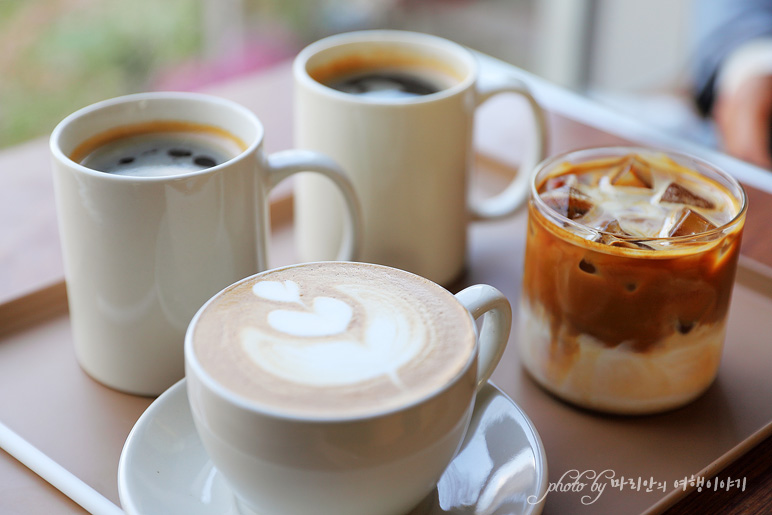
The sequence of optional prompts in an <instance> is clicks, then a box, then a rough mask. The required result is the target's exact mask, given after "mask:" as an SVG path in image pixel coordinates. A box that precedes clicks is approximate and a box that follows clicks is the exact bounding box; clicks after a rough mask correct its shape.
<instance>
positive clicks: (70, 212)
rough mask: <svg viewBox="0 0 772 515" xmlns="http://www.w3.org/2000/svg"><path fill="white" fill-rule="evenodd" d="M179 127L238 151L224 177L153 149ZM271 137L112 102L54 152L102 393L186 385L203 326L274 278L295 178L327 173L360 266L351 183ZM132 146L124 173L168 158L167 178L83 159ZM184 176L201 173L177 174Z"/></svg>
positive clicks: (217, 110)
mask: <svg viewBox="0 0 772 515" xmlns="http://www.w3.org/2000/svg"><path fill="white" fill-rule="evenodd" d="M170 127H173V128H175V130H177V129H179V130H181V131H182V132H183V133H185V134H184V135H183V136H182V137H181V138H182V139H180V142H181V144H182V143H185V142H186V141H187V140H188V139H190V138H193V139H196V138H198V139H200V140H201V142H200V143H201V145H203V146H204V147H206V146H207V145H209V143H207V142H206V141H205V140H206V138H208V137H209V136H211V138H210V139H216V138H220V139H224V140H228V142H231V143H233V145H235V146H236V149H235V150H233V151H232V153H231V155H227V152H225V154H224V155H225V157H224V158H222V162H220V163H219V164H218V163H217V162H216V161H215V160H214V158H213V157H212V156H210V155H209V154H208V153H205V154H202V155H189V154H191V152H192V151H191V150H187V149H186V147H184V148H176V147H171V148H169V149H167V150H166V151H164V152H161V150H159V148H156V147H155V146H152V145H154V144H155V143H153V142H154V141H155V140H158V141H161V140H162V139H163V138H165V137H167V136H168V137H171V136H170V135H171V134H173V133H174V131H172V130H171V129H170ZM167 129H169V130H167ZM178 132H179V131H178ZM188 133H190V134H188ZM263 133H264V131H263V126H262V124H261V123H260V120H258V118H257V117H256V116H255V115H254V114H253V113H252V112H251V111H249V110H248V109H246V108H244V107H242V106H240V105H238V104H235V103H233V102H230V101H227V100H224V99H220V98H216V97H212V96H207V95H201V94H192V93H171V92H164V93H145V94H138V95H130V96H126V97H120V98H115V99H111V100H107V101H104V102H100V103H97V104H94V105H92V106H89V107H86V108H84V109H81V110H80V111H77V112H75V113H74V114H71V115H70V116H68V117H67V118H65V119H64V120H63V121H62V122H61V123H60V124H59V125H58V126H57V127H56V128H55V129H54V131H53V134H52V135H51V142H50V149H51V153H52V156H53V174H54V187H55V195H56V204H57V212H58V221H59V231H60V235H61V240H62V251H63V257H64V272H65V279H66V283H67V295H68V300H69V308H70V319H71V322H72V331H73V336H74V343H75V351H76V355H77V358H78V361H79V363H80V365H81V367H82V368H83V369H84V370H85V371H86V372H87V373H88V374H89V375H91V376H92V377H93V378H94V379H96V380H97V381H99V382H101V383H104V384H105V385H107V386H110V387H112V388H115V389H118V390H122V391H125V392H129V393H134V394H142V395H157V394H159V393H161V392H163V391H164V390H165V389H166V388H168V387H169V386H171V385H172V384H173V383H175V382H176V381H178V380H179V379H181V378H182V377H183V375H184V363H183V362H184V359H183V342H184V336H185V330H186V328H187V326H188V323H189V322H190V319H191V318H192V317H193V315H194V314H195V313H196V311H197V310H198V308H199V307H201V305H202V304H203V303H204V302H205V301H206V300H207V299H208V298H209V297H211V296H212V295H213V294H215V293H216V292H218V291H219V290H221V289H222V288H224V287H225V286H227V285H229V284H231V283H233V282H235V281H237V280H239V279H242V278H244V277H247V276H249V275H252V274H254V273H256V272H259V271H261V270H265V269H266V268H267V258H268V247H269V242H268V239H269V238H268V237H269V227H270V225H269V222H270V220H269V204H268V200H267V199H268V194H269V192H270V190H271V189H272V188H273V187H274V186H275V185H276V184H277V183H279V182H280V181H281V180H283V179H284V178H286V177H287V176H289V175H291V174H293V173H295V172H299V171H307V170H311V171H314V172H316V173H318V174H319V175H321V176H323V177H325V179H326V180H329V181H330V182H331V183H333V184H334V185H335V186H334V187H336V189H338V190H339V191H341V192H342V193H343V197H344V198H345V199H346V205H347V209H348V213H349V217H348V219H347V220H348V223H347V228H346V229H344V231H345V232H346V234H347V236H346V238H345V241H344V242H343V243H342V245H341V248H340V256H341V257H342V258H343V259H355V256H356V247H357V245H358V241H359V234H358V227H359V222H360V215H359V208H358V204H357V201H356V198H355V195H354V193H353V191H352V187H351V184H350V183H349V181H348V180H347V178H346V175H345V174H344V172H343V171H342V170H341V169H340V168H339V167H338V166H337V164H335V163H334V162H333V161H332V160H331V159H329V158H328V157H325V156H322V155H320V154H317V153H313V152H310V151H299V150H288V151H283V152H277V153H275V154H271V155H267V154H266V153H265V151H264V150H263ZM127 134H130V135H131V137H132V138H135V139H138V140H139V142H138V143H136V145H138V146H135V147H132V146H131V145H129V143H126V144H125V145H124V146H126V145H128V146H126V148H123V149H120V148H119V149H118V150H119V151H125V152H128V153H127V154H126V155H123V154H117V156H116V158H115V159H116V160H115V163H116V167H118V168H120V167H124V166H125V167H126V168H127V169H129V168H131V167H132V166H134V165H136V164H137V163H140V162H143V161H147V160H149V159H151V157H152V155H153V154H154V153H155V154H161V153H163V154H164V155H163V156H161V157H164V159H166V161H159V163H161V165H162V166H161V165H159V166H160V168H159V170H160V171H159V170H156V171H157V172H158V173H156V174H155V176H150V175H141V173H144V172H143V171H142V170H139V171H138V169H131V170H128V172H127V173H140V175H131V174H129V175H123V174H122V172H121V173H119V171H115V172H114V171H113V170H112V168H110V171H109V173H108V171H106V169H100V168H96V169H95V168H92V167H90V166H95V165H89V166H85V165H84V164H82V163H87V162H88V161H86V160H81V158H80V157H77V155H78V154H82V153H85V151H82V149H83V148H86V149H87V150H89V147H94V148H93V149H90V150H94V153H96V154H99V152H101V150H100V149H105V148H108V143H110V144H112V143H111V142H118V143H120V142H122V141H123V139H121V138H123V135H127ZM191 134H192V136H190V135H191ZM188 136H190V138H188ZM127 137H128V136H127ZM159 138H160V139H159ZM126 141H128V140H126ZM132 141H134V140H132ZM148 141H150V143H148ZM101 142H104V145H105V146H104V147H103V146H101ZM116 144H117V143H116ZM132 144H133V143H132ZM229 144H230V143H229ZM143 145H144V146H143ZM147 145H151V146H147ZM212 146H213V148H214V143H212ZM98 151H99V152H98ZM130 151H131V152H130ZM105 152H107V154H109V153H110V152H113V153H114V151H113V150H110V151H109V152H108V151H105ZM105 152H102V153H103V154H105ZM132 152H133V153H132ZM167 154H168V155H167ZM188 155H189V156H188ZM186 156H188V157H186ZM103 157H104V156H103ZM109 157H110V156H109V155H107V158H109ZM107 158H105V159H103V161H104V163H108V164H109V159H107ZM84 159H88V158H84ZM183 161H184V163H183ZM181 163H182V164H185V165H186V166H188V165H189V166H190V167H191V168H190V169H186V168H180V167H179V166H178V167H177V168H174V166H176V165H180V166H181ZM167 165H168V166H167ZM196 167H198V168H196ZM113 172H114V173H113ZM148 173H149V172H148ZM330 223H332V222H330Z"/></svg>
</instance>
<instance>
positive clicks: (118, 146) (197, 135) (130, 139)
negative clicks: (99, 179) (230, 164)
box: [70, 120, 246, 177]
mask: <svg viewBox="0 0 772 515" xmlns="http://www.w3.org/2000/svg"><path fill="white" fill-rule="evenodd" d="M245 149H246V145H245V144H244V143H243V142H242V141H241V140H240V139H239V138H237V137H236V136H234V135H232V134H231V133H229V132H227V131H225V130H223V129H220V128H219V127H214V126H210V125H204V124H196V123H190V122H181V121H175V120H158V121H152V122H146V123H140V124H135V125H125V126H121V127H117V128H114V129H111V130H109V131H106V132H104V133H101V134H98V135H97V136H95V137H93V138H90V139H88V140H86V141H85V142H83V143H82V144H81V145H79V146H78V147H77V148H76V149H75V150H74V151H73V153H72V155H71V156H70V158H71V159H72V160H73V161H76V162H78V163H80V164H82V165H83V166H86V167H88V168H91V169H92V170H97V171H100V172H105V173H110V174H114V175H128V176H133V177H165V176H171V175H182V174H186V173H190V172H195V171H199V170H205V169H207V168H211V167H213V166H217V165H220V164H223V163H225V162H226V161H229V160H230V159H233V158H234V157H236V156H238V155H239V154H240V153H241V152H242V151H244V150H245Z"/></svg>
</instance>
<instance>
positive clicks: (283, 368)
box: [194, 263, 474, 414]
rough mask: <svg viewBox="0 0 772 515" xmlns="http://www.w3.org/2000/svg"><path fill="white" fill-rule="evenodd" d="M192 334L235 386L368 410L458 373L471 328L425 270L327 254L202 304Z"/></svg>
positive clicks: (278, 404) (271, 401) (222, 378)
mask: <svg viewBox="0 0 772 515" xmlns="http://www.w3.org/2000/svg"><path fill="white" fill-rule="evenodd" d="M394 274H396V276H394ZM384 279H389V281H388V283H387V284H386V286H387V287H384ZM194 342H195V343H194V345H195V349H196V354H197V356H198V358H199V360H200V361H201V363H202V365H203V367H204V368H205V369H206V371H207V372H208V373H209V374H211V375H212V376H213V378H214V379H215V380H216V381H218V382H220V383H221V384H222V385H223V386H225V387H226V388H228V389H230V390H232V391H233V392H234V393H236V394H238V395H241V396H243V397H246V398H248V399H250V400H253V401H256V402H259V403H260V404H264V405H268V406H270V407H272V408H274V409H278V410H282V411H289V412H298V411H301V412H303V413H304V414H307V413H308V412H309V411H310V412H313V413H319V414H363V413H369V412H371V411H377V410H383V409H388V408H390V407H396V406H398V405H401V404H404V403H406V402H410V400H411V399H418V398H421V397H423V396H426V395H428V394H430V393H431V392H432V391H434V390H436V389H438V388H439V387H441V386H442V385H444V384H445V383H446V382H447V381H449V380H450V379H452V378H453V377H454V376H455V375H457V374H458V373H459V372H460V371H461V370H462V369H463V368H464V366H465V365H466V364H467V362H468V361H469V359H470V358H469V357H470V355H471V354H472V351H473V348H474V328H473V324H472V321H471V319H470V317H469V315H468V313H467V312H466V310H465V309H464V308H463V306H461V305H460V304H459V303H458V302H457V301H456V300H455V298H454V297H453V296H452V295H451V294H450V293H449V292H447V291H446V290H444V289H442V288H440V287H439V286H437V285H435V284H433V283H431V282H429V281H427V280H425V279H422V278H420V277H418V276H413V275H412V274H408V273H406V272H400V271H395V270H392V269H389V268H386V267H379V266H376V265H365V264H352V263H335V264H331V263H325V264H324V266H320V265H303V266H299V267H288V268H284V269H279V270H275V271H269V272H266V273H264V274H260V275H258V276H256V277H255V278H253V279H252V280H251V281H247V282H242V283H239V284H237V285H235V286H234V287H232V288H231V289H229V290H226V292H224V294H221V296H220V297H219V298H216V299H215V300H214V301H213V302H212V303H210V305H209V306H208V307H207V308H206V309H205V310H204V311H203V312H202V314H201V316H200V319H199V321H198V324H197V329H196V333H195V337H194Z"/></svg>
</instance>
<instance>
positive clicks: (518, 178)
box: [469, 77, 547, 220]
mask: <svg viewBox="0 0 772 515" xmlns="http://www.w3.org/2000/svg"><path fill="white" fill-rule="evenodd" d="M500 93H515V94H517V95H521V96H522V97H524V98H525V99H526V100H527V101H528V104H529V105H530V107H531V112H532V113H533V117H532V130H533V132H534V134H535V135H536V139H535V140H534V142H533V145H532V146H531V148H529V149H528V152H526V154H525V156H526V157H525V158H524V159H523V162H522V163H521V164H520V167H519V170H518V172H517V174H516V175H515V177H514V179H512V182H510V183H509V185H508V186H507V187H506V188H504V191H502V192H501V193H499V194H497V195H494V196H493V197H490V198H487V199H482V200H477V201H470V205H469V211H470V213H471V215H472V219H473V220H492V219H496V218H502V217H505V216H508V215H511V214H512V213H514V212H515V211H517V209H518V208H520V206H522V205H523V204H524V202H525V199H526V198H527V197H528V188H529V185H530V178H531V170H533V169H534V168H536V165H537V164H539V162H541V160H542V159H544V157H545V153H546V148H547V118H546V116H545V115H544V111H543V110H542V108H541V106H539V104H538V103H537V102H536V99H534V98H533V95H531V92H530V91H529V89H528V87H527V86H526V85H525V83H524V82H523V81H521V80H519V79H516V78H514V77H507V78H506V83H503V84H501V83H499V84H496V85H488V86H479V85H478V87H477V104H476V105H477V107H479V106H480V105H482V104H483V103H484V102H485V101H486V100H488V99H489V98H491V97H493V96H495V95H498V94H500Z"/></svg>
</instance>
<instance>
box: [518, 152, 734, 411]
mask: <svg viewBox="0 0 772 515" xmlns="http://www.w3.org/2000/svg"><path fill="white" fill-rule="evenodd" d="M528 210H529V213H528V215H529V216H528V235H527V246H526V256H525V273H524V278H523V298H522V303H521V308H520V309H521V313H520V324H519V326H520V328H521V335H520V342H521V346H522V347H521V353H522V359H523V363H524V366H525V367H526V369H527V370H528V371H529V372H530V374H531V375H532V376H533V377H534V379H536V381H537V382H539V383H540V384H541V385H542V386H544V387H545V388H546V389H548V390H549V391H551V392H553V393H554V394H556V395H558V396H559V397H561V398H563V399H565V400H568V401H569V402H572V403H575V404H578V405H580V406H584V407H587V408H591V409H596V410H601V411H608V412H614V413H652V412H657V411H662V410H666V409H670V408H674V407H677V406H680V405H683V404H685V403H687V402H689V401H691V400H692V399H694V398H695V397H697V396H699V395H700V394H701V393H702V392H703V391H704V390H705V389H706V388H707V387H708V386H709V385H710V384H711V382H712V381H713V379H714V378H715V376H716V372H717V369H718V365H719V361H720V357H721V349H722V346H723V340H724V334H725V329H726V318H727V312H728V309H729V301H730V297H731V293H732V285H733V282H734V277H735V269H736V266H737V258H738V255H739V250H740V239H741V235H742V228H743V223H744V219H745V210H746V198H745V194H744V192H743V190H742V188H741V186H740V185H739V184H738V183H737V181H735V180H734V179H733V178H731V177H730V176H728V175H727V174H725V173H723V172H721V171H720V170H717V169H716V168H715V167H713V166H711V165H709V164H707V163H705V162H703V161H700V160H698V159H696V158H692V157H689V156H685V155H679V154H673V153H669V154H662V153H657V152H654V151H650V150H646V149H637V148H621V147H617V148H605V149H589V150H582V151H577V152H572V153H569V154H565V155H562V156H558V157H556V158H553V159H551V160H549V161H547V162H545V163H543V164H542V165H540V168H539V169H538V170H537V171H536V174H535V175H534V178H533V183H532V191H531V199H530V202H529V207H528Z"/></svg>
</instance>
